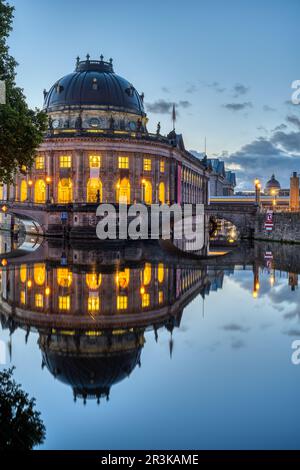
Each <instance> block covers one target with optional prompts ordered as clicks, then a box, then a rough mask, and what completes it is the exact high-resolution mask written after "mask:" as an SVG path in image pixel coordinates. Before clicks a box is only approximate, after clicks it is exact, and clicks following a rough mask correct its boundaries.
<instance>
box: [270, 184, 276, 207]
mask: <svg viewBox="0 0 300 470" xmlns="http://www.w3.org/2000/svg"><path fill="white" fill-rule="evenodd" d="M271 195H272V196H273V199H272V206H273V210H274V211H275V209H276V196H277V193H276V190H275V189H272V190H271Z"/></svg>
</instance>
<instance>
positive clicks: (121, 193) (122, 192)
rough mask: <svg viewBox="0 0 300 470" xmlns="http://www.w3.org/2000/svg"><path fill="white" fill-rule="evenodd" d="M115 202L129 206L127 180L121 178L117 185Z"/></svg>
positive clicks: (128, 185) (128, 184)
mask: <svg viewBox="0 0 300 470" xmlns="http://www.w3.org/2000/svg"><path fill="white" fill-rule="evenodd" d="M117 202H118V203H119V204H130V183H129V179H128V178H122V179H121V180H119V181H118V184H117Z"/></svg>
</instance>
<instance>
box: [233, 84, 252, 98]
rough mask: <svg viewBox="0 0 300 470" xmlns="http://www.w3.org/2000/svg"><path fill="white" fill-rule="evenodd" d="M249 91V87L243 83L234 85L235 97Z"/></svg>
mask: <svg viewBox="0 0 300 470" xmlns="http://www.w3.org/2000/svg"><path fill="white" fill-rule="evenodd" d="M248 91H249V87H247V86H245V85H243V84H242V83H237V84H236V85H234V87H233V96H234V98H238V97H239V96H242V95H246V93H248Z"/></svg>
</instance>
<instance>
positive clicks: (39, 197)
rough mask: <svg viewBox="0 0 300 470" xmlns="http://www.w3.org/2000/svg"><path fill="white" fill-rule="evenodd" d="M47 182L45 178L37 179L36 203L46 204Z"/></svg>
mask: <svg viewBox="0 0 300 470" xmlns="http://www.w3.org/2000/svg"><path fill="white" fill-rule="evenodd" d="M46 191H47V188H46V183H45V181H44V180H37V181H36V182H35V185H34V202H35V203H36V204H45V202H46Z"/></svg>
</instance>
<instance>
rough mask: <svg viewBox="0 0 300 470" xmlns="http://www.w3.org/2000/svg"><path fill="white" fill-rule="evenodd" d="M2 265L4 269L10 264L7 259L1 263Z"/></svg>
mask: <svg viewBox="0 0 300 470" xmlns="http://www.w3.org/2000/svg"><path fill="white" fill-rule="evenodd" d="M1 264H2V266H4V267H5V266H7V264H8V263H7V259H3V260H2V261H1Z"/></svg>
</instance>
